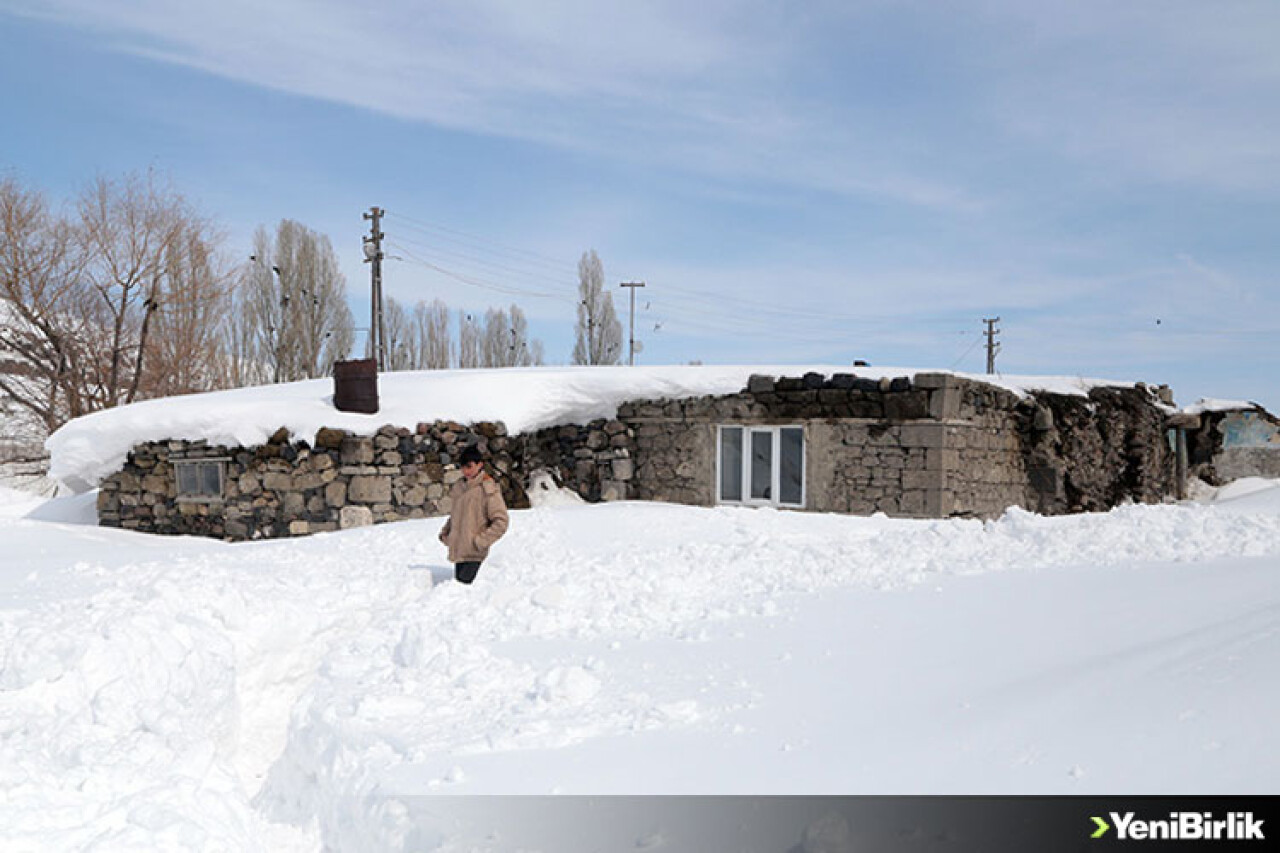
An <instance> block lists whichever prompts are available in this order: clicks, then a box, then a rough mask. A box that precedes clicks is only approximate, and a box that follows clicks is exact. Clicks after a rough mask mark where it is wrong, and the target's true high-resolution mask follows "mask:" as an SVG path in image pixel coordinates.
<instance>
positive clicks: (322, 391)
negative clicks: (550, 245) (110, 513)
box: [46, 365, 1134, 491]
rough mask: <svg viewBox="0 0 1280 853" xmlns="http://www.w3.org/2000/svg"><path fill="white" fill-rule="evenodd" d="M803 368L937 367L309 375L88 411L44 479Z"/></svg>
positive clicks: (538, 419)
mask: <svg viewBox="0 0 1280 853" xmlns="http://www.w3.org/2000/svg"><path fill="white" fill-rule="evenodd" d="M807 372H817V373H821V374H823V375H827V376H830V375H832V374H834V373H855V374H856V375H858V376H862V377H867V378H872V379H880V378H884V377H889V378H893V377H898V376H908V377H910V376H914V375H916V374H917V373H925V372H947V371H922V370H913V369H907V368H894V367H857V368H850V367H848V366H841V365H836V366H832V365H816V366H815V365H808V366H806V365H784V366H769V365H733V366H710V365H708V366H702V365H698V366H690V365H680V366H657V367H530V368H506V369H501V370H431V371H406V372H397V373H383V374H381V375H380V376H379V377H378V395H379V403H380V410H379V411H378V412H377V413H376V414H372V415H364V414H356V413H352V412H340V411H338V410H337V409H335V408H334V407H333V380H332V379H312V380H307V381H304V382H293V383H288V384H281V385H264V386H258V387H254V388H237V389H233V390H229V391H215V392H211V393H207V394H192V395H189V396H185V397H170V398H165V399H160V400H147V401H145V402H141V403H134V404H132V405H129V406H121V407H119V408H115V409H108V410H105V411H101V412H95V413H94V414H91V415H86V416H84V417H81V418H77V419H76V420H74V421H71V422H70V423H68V424H66V425H65V426H63V427H62V428H61V429H59V430H58V431H57V432H55V433H54V434H53V435H52V436H50V437H49V439H48V441H47V442H46V447H47V448H48V449H49V452H50V454H51V456H52V459H51V463H50V473H51V475H52V476H53V477H55V478H57V479H58V480H60V481H62V482H63V483H64V484H66V485H67V486H69V487H70V488H72V489H74V490H76V491H83V490H85V489H89V488H93V487H94V486H96V484H97V483H98V482H99V481H100V480H102V479H103V478H104V477H106V476H108V475H110V474H112V473H114V472H115V471H117V470H119V468H120V467H121V466H122V465H123V464H124V461H125V457H126V456H127V455H128V453H129V450H130V449H131V448H132V447H133V446H134V445H135V444H139V443H141V442H146V441H161V440H164V439H185V440H192V441H194V440H200V439H203V440H205V441H208V442H209V443H210V444H214V445H229V446H236V445H239V446H244V447H251V446H254V445H257V444H263V443H265V442H266V441H267V439H268V438H269V437H270V436H271V435H272V434H273V433H275V432H276V431H277V430H279V429H280V428H281V427H285V428H286V429H288V430H289V432H291V433H293V434H294V435H296V436H299V437H302V438H306V439H308V440H309V439H311V437H312V436H314V435H315V433H316V431H317V430H319V429H320V428H321V427H332V428H336V429H345V430H348V431H350V432H352V433H356V434H363V435H370V434H372V433H374V432H376V431H377V429H378V428H379V427H381V426H383V425H386V424H393V425H396V426H404V427H408V428H413V427H414V426H416V425H417V424H418V423H420V422H424V421H427V422H430V421H435V420H453V421H458V422H460V423H474V422H478V421H502V422H503V423H505V424H506V426H507V428H508V429H509V430H510V431H511V432H513V433H520V432H527V431H530V430H536V429H541V428H543V427H548V426H555V425H557V424H566V423H586V422H588V421H591V420H594V419H596V418H608V417H613V416H614V414H616V412H617V407H618V405H619V404H620V403H623V402H626V401H628V400H639V399H657V398H669V399H679V398H686V397H699V396H703V395H721V394H734V393H737V392H738V391H741V390H742V389H743V388H744V387H745V386H746V384H747V380H748V379H749V378H750V377H751V375H752V374H765V375H769V376H801V375H803V374H805V373H807ZM956 375H957V376H962V377H965V378H968V379H972V380H976V381H981V382H988V383H990V384H992V385H997V386H999V387H1002V388H1005V389H1007V390H1010V391H1012V392H1014V393H1017V394H1020V395H1021V394H1025V393H1027V392H1028V391H1034V390H1043V391H1051V392H1054V393H1058V394H1087V393H1088V391H1089V389H1090V388H1093V387H1097V386H1099V385H1107V386H1129V387H1131V386H1132V385H1133V384H1134V383H1132V382H1127V383H1126V382H1114V381H1109V380H1098V379H1081V378H1079V377H1052V376H1035V377H1025V376H1023V377H1019V376H1003V377H994V376H983V375H970V374H956Z"/></svg>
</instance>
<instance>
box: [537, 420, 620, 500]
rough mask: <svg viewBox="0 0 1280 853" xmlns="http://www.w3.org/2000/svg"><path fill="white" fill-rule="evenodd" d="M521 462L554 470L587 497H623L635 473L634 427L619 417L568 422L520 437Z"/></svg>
mask: <svg viewBox="0 0 1280 853" xmlns="http://www.w3.org/2000/svg"><path fill="white" fill-rule="evenodd" d="M520 440H521V441H522V442H523V447H524V455H523V457H522V458H521V467H522V469H523V470H524V471H525V472H528V473H532V472H534V471H537V470H539V469H542V470H547V471H550V472H551V473H552V474H553V475H554V477H555V480H556V482H557V483H559V484H560V485H561V486H562V487H564V488H568V489H572V490H573V491H575V492H577V493H578V494H579V495H581V496H582V497H583V498H584V499H586V500H588V501H616V500H625V499H626V498H628V497H629V496H630V484H631V482H632V479H633V478H634V476H635V457H634V450H635V444H634V433H633V431H632V429H631V428H630V427H628V426H627V425H626V424H624V423H622V422H621V421H618V420H595V421H592V422H591V423H589V424H585V425H580V424H566V425H564V426H557V427H551V428H550V429H544V430H540V431H538V432H534V433H531V434H530V435H528V436H525V437H523V438H522V439H520Z"/></svg>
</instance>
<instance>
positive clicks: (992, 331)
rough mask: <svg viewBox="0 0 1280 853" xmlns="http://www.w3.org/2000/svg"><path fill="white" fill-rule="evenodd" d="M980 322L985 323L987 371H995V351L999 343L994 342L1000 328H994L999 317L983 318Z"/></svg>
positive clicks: (996, 351)
mask: <svg viewBox="0 0 1280 853" xmlns="http://www.w3.org/2000/svg"><path fill="white" fill-rule="evenodd" d="M982 322H984V323H986V324H987V332H986V334H987V373H989V374H990V373H995V372H996V353H998V352H1000V345H999V344H998V343H996V335H998V334H999V333H1000V330H999V329H997V328H996V323H999V322H1000V318H999V317H995V318H994V319H990V320H988V319H985V318H984V319H983V321H982Z"/></svg>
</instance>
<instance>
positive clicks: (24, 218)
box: [0, 178, 89, 431]
mask: <svg viewBox="0 0 1280 853" xmlns="http://www.w3.org/2000/svg"><path fill="white" fill-rule="evenodd" d="M74 246H75V244H74V241H73V239H72V233H71V229H70V227H69V226H68V224H67V223H66V222H64V221H62V220H60V219H58V218H56V217H55V216H53V214H52V213H51V212H50V210H49V205H48V202H47V201H46V200H45V198H44V196H43V194H41V193H39V192H35V191H28V190H25V189H23V188H22V187H21V186H19V185H18V183H17V182H16V181H15V180H13V179H12V178H6V179H4V180H3V181H0V288H2V291H0V297H3V306H0V307H2V308H3V314H0V348H2V349H3V353H2V355H0V358H2V359H3V368H4V369H3V370H2V371H0V392H2V393H3V394H4V395H5V397H7V398H8V399H9V400H11V401H12V402H13V404H15V405H16V406H18V407H20V408H21V409H23V410H25V411H27V412H30V413H31V414H32V415H33V416H34V417H36V418H38V419H39V421H40V422H41V423H42V424H43V425H44V428H45V429H46V430H48V431H52V430H54V429H56V428H57V427H58V426H60V425H61V424H62V423H63V422H64V421H66V420H67V419H68V418H72V417H76V416H78V415H81V414H84V413H85V412H87V411H89V409H88V408H87V405H88V403H87V401H85V400H83V399H82V398H81V395H80V383H79V382H78V381H75V380H76V378H77V377H79V376H81V375H83V374H84V372H85V371H86V370H87V367H86V365H84V364H83V363H82V360H83V358H84V352H83V350H84V344H83V342H82V341H81V340H80V338H79V336H78V335H77V334H76V333H77V331H78V325H79V321H78V320H77V319H76V317H75V314H74V312H73V309H74V308H75V307H76V303H77V302H78V301H79V300H78V299H77V296H78V293H77V290H76V283H77V279H78V275H79V266H80V258H79V255H78V253H77V252H75V250H74Z"/></svg>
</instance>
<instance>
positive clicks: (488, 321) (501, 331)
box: [480, 308, 511, 367]
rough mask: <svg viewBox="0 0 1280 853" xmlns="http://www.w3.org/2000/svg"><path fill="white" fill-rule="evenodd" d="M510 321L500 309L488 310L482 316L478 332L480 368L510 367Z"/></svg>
mask: <svg viewBox="0 0 1280 853" xmlns="http://www.w3.org/2000/svg"><path fill="white" fill-rule="evenodd" d="M510 328H511V321H510V320H509V319H508V318H507V312H506V311H505V310H503V309H501V308H490V309H489V310H488V311H486V312H485V314H484V326H483V328H482V330H481V332H480V366H481V367H510V366H511V356H510V346H511V333H510Z"/></svg>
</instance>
